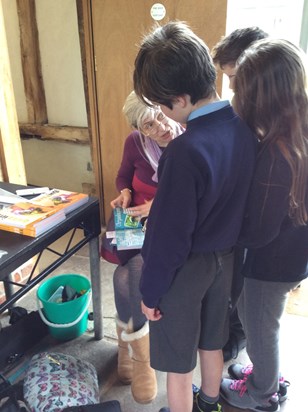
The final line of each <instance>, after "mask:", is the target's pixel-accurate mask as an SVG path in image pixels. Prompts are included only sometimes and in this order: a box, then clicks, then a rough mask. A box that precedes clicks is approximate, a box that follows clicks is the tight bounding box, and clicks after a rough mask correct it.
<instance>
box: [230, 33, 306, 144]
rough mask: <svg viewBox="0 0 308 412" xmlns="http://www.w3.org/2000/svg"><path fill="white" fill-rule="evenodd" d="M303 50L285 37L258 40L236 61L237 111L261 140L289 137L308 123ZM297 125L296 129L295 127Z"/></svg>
mask: <svg viewBox="0 0 308 412" xmlns="http://www.w3.org/2000/svg"><path fill="white" fill-rule="evenodd" d="M304 59H305V57H304V53H303V52H302V51H301V50H300V49H298V48H297V47H296V46H294V45H293V44H292V43H290V42H289V41H287V40H266V39H265V40H260V41H258V42H256V43H254V44H253V45H252V46H251V47H250V48H249V49H247V50H246V51H245V52H244V53H243V54H242V56H241V57H240V59H239V61H238V63H239V64H238V66H237V73H236V77H235V89H234V91H235V97H234V105H235V108H236V111H237V112H238V113H239V114H240V116H241V117H242V118H243V119H244V120H245V121H246V122H247V123H248V124H249V126H250V127H251V128H252V129H253V130H254V131H255V132H256V133H258V135H259V137H260V138H261V139H263V138H264V139H267V140H271V139H274V138H275V139H277V138H279V139H282V138H288V139H290V138H291V136H292V135H294V132H295V130H296V129H297V134H301V132H300V129H302V125H304V124H305V126H304V129H305V128H307V126H308V121H307V117H308V100H307V75H306V72H305V63H304ZM298 128H299V129H298Z"/></svg>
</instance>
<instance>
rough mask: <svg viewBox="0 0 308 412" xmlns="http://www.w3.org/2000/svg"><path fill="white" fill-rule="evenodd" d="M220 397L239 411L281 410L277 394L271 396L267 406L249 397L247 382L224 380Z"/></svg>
mask: <svg viewBox="0 0 308 412" xmlns="http://www.w3.org/2000/svg"><path fill="white" fill-rule="evenodd" d="M220 395H221V397H222V398H223V399H224V400H225V401H226V402H227V403H228V404H230V405H232V406H234V407H236V408H239V409H249V410H251V411H255V412H260V411H263V412H277V411H279V410H280V405H279V400H278V395H277V393H275V394H274V395H272V396H271V398H270V399H269V400H268V402H267V404H266V405H259V404H257V403H256V401H255V400H254V399H253V398H252V397H251V396H250V395H249V393H248V390H247V386H246V381H245V380H232V379H223V380H222V382H221V385H220Z"/></svg>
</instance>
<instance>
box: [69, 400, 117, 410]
mask: <svg viewBox="0 0 308 412" xmlns="http://www.w3.org/2000/svg"><path fill="white" fill-rule="evenodd" d="M121 411H122V410H121V406H120V402H119V401H107V402H103V403H98V404H96V405H86V406H72V407H71V408H66V409H64V410H63V412H121Z"/></svg>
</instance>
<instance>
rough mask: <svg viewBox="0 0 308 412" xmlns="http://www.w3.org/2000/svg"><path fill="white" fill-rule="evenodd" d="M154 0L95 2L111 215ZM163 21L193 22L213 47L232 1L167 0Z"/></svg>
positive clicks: (97, 75) (106, 207)
mask: <svg viewBox="0 0 308 412" xmlns="http://www.w3.org/2000/svg"><path fill="white" fill-rule="evenodd" d="M154 3H155V2H154V1H151V0H92V2H91V10H92V27H93V51H94V55H95V81H96V95H97V110H98V127H99V134H98V135H99V139H100V142H99V143H100V144H99V145H97V147H100V148H101V149H100V150H101V160H102V181H103V192H104V210H105V218H108V216H109V214H110V205H109V204H110V200H112V199H113V198H114V197H115V196H116V195H117V191H116V189H115V177H116V174H117V171H118V168H119V165H120V162H121V157H122V150H123V143H124V141H125V138H126V136H127V135H128V134H129V132H130V128H129V126H128V125H127V122H126V119H125V117H124V115H123V114H122V107H123V104H124V101H125V98H126V96H127V95H128V94H129V93H130V91H131V90H132V87H133V82H132V74H133V67H134V60H135V56H136V54H137V52H138V44H140V42H141V39H142V36H143V35H144V34H146V33H147V32H149V31H150V29H151V27H152V26H153V24H154V23H155V20H153V18H152V17H151V8H152V6H153V4H154ZM160 4H163V6H164V7H165V9H166V15H165V17H164V18H163V19H162V20H160V21H159V23H160V24H164V23H167V22H168V21H172V20H181V21H185V22H187V23H188V24H189V25H190V27H191V28H192V29H193V30H194V31H195V32H196V34H198V35H199V36H200V37H201V38H202V39H204V41H205V42H206V43H207V45H208V46H209V47H210V48H212V47H213V45H214V44H215V43H217V41H218V40H220V38H221V36H223V35H224V34H225V26H226V9H227V0H164V1H162V2H161V3H160Z"/></svg>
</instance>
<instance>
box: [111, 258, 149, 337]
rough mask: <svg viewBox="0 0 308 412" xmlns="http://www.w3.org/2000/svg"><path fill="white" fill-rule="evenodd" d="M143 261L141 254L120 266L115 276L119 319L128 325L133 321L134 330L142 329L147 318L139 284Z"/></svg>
mask: <svg viewBox="0 0 308 412" xmlns="http://www.w3.org/2000/svg"><path fill="white" fill-rule="evenodd" d="M142 265H143V260H142V257H141V255H140V253H139V254H138V255H136V256H134V257H132V258H131V259H130V260H129V261H128V262H127V263H126V264H125V265H124V266H121V265H120V266H118V267H117V268H116V270H115V271H114V275H113V287H114V300H115V305H116V309H117V312H118V316H119V319H120V320H121V321H122V322H124V323H128V321H129V319H130V318H132V320H133V330H134V331H137V330H139V329H141V328H142V326H143V325H144V324H145V322H146V317H145V316H144V314H143V313H142V312H141V299H142V298H141V293H140V291H139V283H140V277H141V271H142Z"/></svg>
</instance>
